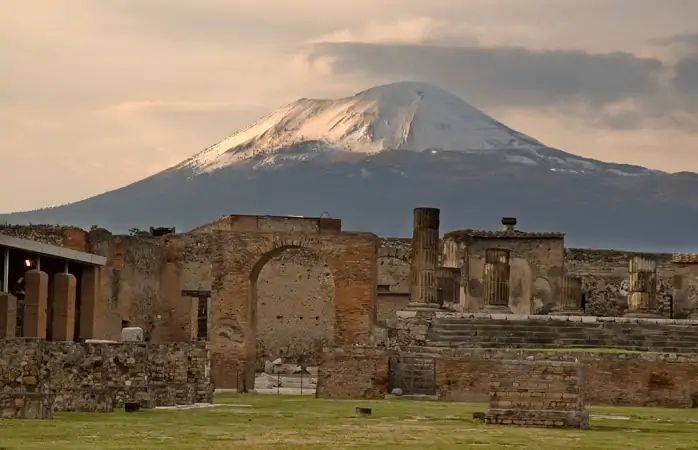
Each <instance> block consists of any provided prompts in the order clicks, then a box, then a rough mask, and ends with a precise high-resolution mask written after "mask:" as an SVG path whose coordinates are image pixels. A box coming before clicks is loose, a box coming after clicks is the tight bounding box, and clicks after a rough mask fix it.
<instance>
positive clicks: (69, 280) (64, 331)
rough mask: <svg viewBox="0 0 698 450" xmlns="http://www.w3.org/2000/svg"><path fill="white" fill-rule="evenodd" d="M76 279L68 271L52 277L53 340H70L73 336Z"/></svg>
mask: <svg viewBox="0 0 698 450" xmlns="http://www.w3.org/2000/svg"><path fill="white" fill-rule="evenodd" d="M76 288H77V281H76V279H75V276H74V275H72V274H69V273H58V274H56V275H55V276H54V277H53V317H52V320H51V337H52V338H53V340H54V341H72V340H74V337H75V292H76Z"/></svg>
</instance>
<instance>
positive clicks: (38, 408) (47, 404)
mask: <svg viewBox="0 0 698 450" xmlns="http://www.w3.org/2000/svg"><path fill="white" fill-rule="evenodd" d="M54 401H55V396H54V395H53V394H42V393H37V392H0V418H1V419H39V420H51V419H53V410H54Z"/></svg>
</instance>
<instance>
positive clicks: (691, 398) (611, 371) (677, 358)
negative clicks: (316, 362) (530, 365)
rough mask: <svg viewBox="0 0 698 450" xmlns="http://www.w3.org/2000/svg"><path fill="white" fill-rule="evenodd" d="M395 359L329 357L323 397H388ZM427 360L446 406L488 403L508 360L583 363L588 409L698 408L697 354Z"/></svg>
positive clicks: (485, 354) (321, 379)
mask: <svg viewBox="0 0 698 450" xmlns="http://www.w3.org/2000/svg"><path fill="white" fill-rule="evenodd" d="M391 354H394V353H391V352H389V351H385V350H383V351H380V350H377V349H362V348H354V347H352V348H346V349H332V350H328V351H326V352H325V355H324V356H325V357H324V359H323V362H322V364H321V366H320V368H319V375H318V394H317V395H318V397H323V398H382V397H383V396H384V395H386V394H388V383H387V380H388V359H389V356H390V355H391ZM418 354H419V353H413V354H411V353H401V355H403V356H409V355H418ZM422 354H426V355H429V356H432V357H433V358H434V359H435V360H436V369H435V371H436V386H437V396H438V398H439V399H440V400H445V401H468V402H487V401H488V400H489V392H490V387H489V380H490V375H491V374H492V373H493V372H494V371H495V367H496V365H497V364H498V363H499V362H501V361H502V360H519V361H560V362H575V361H578V362H579V363H580V364H583V365H584V367H585V373H586V375H585V395H586V402H587V403H588V404H594V405H618V406H659V407H674V408H690V407H698V379H697V375H698V355H694V354H674V353H650V352H604V351H565V350H550V351H544V350H492V349H490V350H487V349H443V350H441V351H440V352H438V353H433V352H430V353H422Z"/></svg>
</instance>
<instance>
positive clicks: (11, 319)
mask: <svg viewBox="0 0 698 450" xmlns="http://www.w3.org/2000/svg"><path fill="white" fill-rule="evenodd" d="M16 331H17V298H16V297H15V296H14V295H12V294H10V293H9V292H0V338H13V337H15V334H16Z"/></svg>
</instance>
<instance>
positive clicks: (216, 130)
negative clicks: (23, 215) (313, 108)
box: [0, 0, 698, 211]
mask: <svg viewBox="0 0 698 450" xmlns="http://www.w3.org/2000/svg"><path fill="white" fill-rule="evenodd" d="M377 4H378V3H377V2H376V1H375V0H354V1H351V2H349V1H343V0H339V1H336V2H333V3H331V4H328V3H327V2H321V1H319V0H297V1H295V2H278V1H270V0H268V1H264V0H255V1H252V0H235V1H229V0H197V1H190V0H103V1H99V2H98V1H94V0H0V11H2V13H0V63H1V64H2V70H0V167H2V168H3V169H5V170H3V177H2V179H0V189H2V192H4V193H5V195H3V196H2V198H0V211H10V210H17V209H30V208H35V207H41V206H46V205H50V204H60V203H64V202H68V201H73V200H77V199H80V198H84V197H88V196H91V195H94V194H97V193H100V192H103V191H105V190H108V189H114V188H118V187H120V186H122V185H124V184H127V183H129V182H133V181H136V180H138V179H141V178H143V177H145V176H148V175H150V174H153V173H156V172H158V171H159V170H162V169H165V168H167V167H168V166H170V165H172V164H175V163H177V162H179V161H181V160H182V159H185V158H187V157H188V156H191V155H192V154H194V153H196V152H197V151H199V150H201V149H202V148H204V147H206V146H209V145H211V144H213V143H215V142H216V141H218V140H220V139H222V138H223V137H225V136H226V135H229V134H231V133H232V132H234V131H235V130H236V129H238V128H239V127H241V126H244V125H246V124H248V123H249V122H251V121H253V120H255V119H257V118H258V117H260V116H261V115H264V114H266V113H268V112H270V111H271V110H272V109H274V108H276V107H279V106H281V105H283V104H285V103H288V102H290V101H293V100H295V99H296V98H299V97H334V96H344V95H350V94H353V93H355V92H357V91H359V90H362V89H365V88H368V87H370V86H373V85H375V84H378V83H382V82H392V81H399V80H405V79H413V80H420V81H426V82H430V83H433V84H436V85H439V86H441V87H443V88H445V89H447V90H450V91H451V92H453V93H455V94H457V95H459V96H461V97H462V98H463V99H464V100H466V101H468V102H470V103H472V104H474V105H475V106H477V107H479V108H481V109H484V110H485V111H486V112H487V113H489V114H491V115H493V116H494V117H496V118H497V119H499V120H502V121H504V122H505V123H507V124H508V125H510V126H512V127H514V128H516V129H518V130H519V131H522V132H524V133H526V134H530V135H532V136H534V137H536V138H538V139H540V140H542V141H543V142H545V143H547V144H548V145H551V146H555V147H558V148H561V149H563V150H566V151H570V152H573V153H577V154H580V155H584V156H589V157H594V158H599V159H603V160H609V161H618V162H630V163H636V164H641V165H645V166H649V167H653V168H659V169H663V170H668V171H678V170H692V171H698V152H696V151H695V149H696V148H698V26H697V25H696V24H695V17H698V2H696V1H695V0H664V1H662V2H659V1H656V0H528V1H526V2H522V1H520V0H430V1H429V2H425V1H423V0H382V1H381V2H380V7H377V6H376V5H377ZM27 178H30V180H28V179H27Z"/></svg>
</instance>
